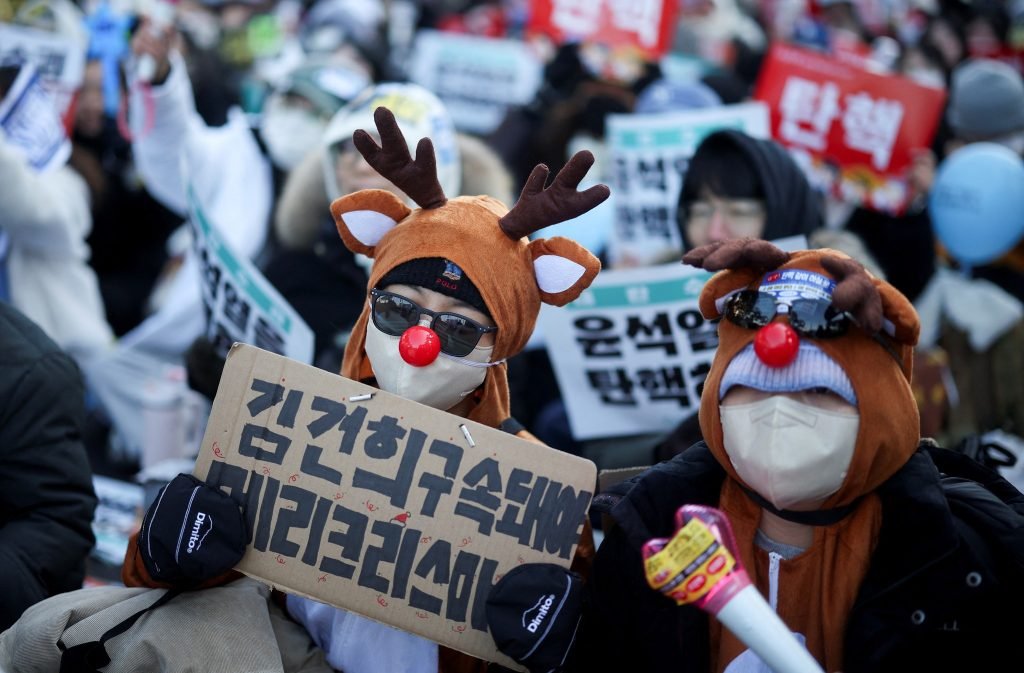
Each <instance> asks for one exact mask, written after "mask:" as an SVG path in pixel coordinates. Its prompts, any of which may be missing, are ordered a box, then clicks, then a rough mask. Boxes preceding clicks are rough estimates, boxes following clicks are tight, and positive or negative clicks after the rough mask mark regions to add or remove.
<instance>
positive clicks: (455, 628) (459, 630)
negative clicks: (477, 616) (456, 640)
mask: <svg viewBox="0 0 1024 673" xmlns="http://www.w3.org/2000/svg"><path fill="white" fill-rule="evenodd" d="M465 630H466V625H465V624H459V625H458V626H452V631H454V632H455V633H462V632H463V631H465Z"/></svg>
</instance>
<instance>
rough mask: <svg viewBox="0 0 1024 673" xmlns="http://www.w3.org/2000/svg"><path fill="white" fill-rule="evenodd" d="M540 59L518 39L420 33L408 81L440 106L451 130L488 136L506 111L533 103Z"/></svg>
mask: <svg viewBox="0 0 1024 673" xmlns="http://www.w3.org/2000/svg"><path fill="white" fill-rule="evenodd" d="M542 74H543V73H542V65H541V62H540V59H538V58H537V56H536V55H535V54H534V52H533V51H531V50H530V48H529V47H528V46H527V45H526V44H525V43H524V42H522V41H520V40H499V39H495V38H486V37H475V36H470V35H456V34H452V33H441V32H438V31H434V30H421V31H419V33H417V35H416V42H415V44H414V45H413V50H412V58H411V61H410V63H409V78H410V79H411V80H412V81H413V82H415V83H417V84H419V85H420V86H423V87H424V88H426V89H429V90H430V91H433V92H434V93H435V94H437V96H438V98H440V99H441V100H442V101H444V104H445V106H446V107H447V108H448V112H449V113H450V114H451V116H452V120H453V121H454V122H455V127H456V128H458V129H459V130H460V131H466V132H468V133H476V134H481V135H484V134H487V133H490V132H491V131H493V130H494V129H496V128H497V127H498V124H500V123H501V120H502V119H503V118H504V116H505V111H506V110H507V109H508V107H509V106H513V105H525V104H526V103H529V102H530V101H531V100H533V97H534V95H535V94H536V93H537V89H538V88H539V87H540V83H541V78H542Z"/></svg>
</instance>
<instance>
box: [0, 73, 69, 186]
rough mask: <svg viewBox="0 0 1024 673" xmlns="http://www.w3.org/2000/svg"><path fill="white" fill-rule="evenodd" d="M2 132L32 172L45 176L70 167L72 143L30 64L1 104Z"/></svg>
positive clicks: (53, 104) (50, 95)
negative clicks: (60, 168) (44, 174)
mask: <svg viewBox="0 0 1024 673" xmlns="http://www.w3.org/2000/svg"><path fill="white" fill-rule="evenodd" d="M0 130H2V135H3V136H4V138H5V139H6V141H7V144H8V145H10V146H11V147H12V148H13V149H14V150H16V151H17V152H18V153H19V154H20V155H22V156H23V157H24V159H25V161H26V163H28V165H29V167H31V168H32V170H34V171H36V172H38V173H44V172H46V171H49V170H51V169H53V168H58V167H60V166H63V165H64V164H65V163H67V160H68V157H69V156H71V141H70V140H68V137H67V135H66V134H65V133H64V125H63V123H62V122H61V119H60V116H59V115H58V111H57V105H56V101H55V99H54V95H53V93H52V92H50V91H49V90H47V89H46V88H44V87H43V84H42V80H41V78H40V76H39V72H38V71H37V70H36V68H35V66H33V65H32V63H31V62H29V63H26V64H25V65H24V66H23V67H22V68H21V70H20V71H19V72H18V77H17V78H16V79H15V80H14V84H12V85H11V88H10V89H9V90H8V91H7V95H6V96H4V98H3V100H2V101H0Z"/></svg>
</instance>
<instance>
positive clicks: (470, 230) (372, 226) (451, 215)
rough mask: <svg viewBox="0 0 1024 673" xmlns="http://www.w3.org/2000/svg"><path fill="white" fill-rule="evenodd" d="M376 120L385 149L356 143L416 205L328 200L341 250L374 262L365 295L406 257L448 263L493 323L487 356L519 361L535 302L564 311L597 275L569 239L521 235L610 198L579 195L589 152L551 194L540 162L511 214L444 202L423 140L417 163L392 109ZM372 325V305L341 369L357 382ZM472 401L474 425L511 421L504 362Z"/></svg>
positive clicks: (600, 191)
mask: <svg viewBox="0 0 1024 673" xmlns="http://www.w3.org/2000/svg"><path fill="white" fill-rule="evenodd" d="M374 118H375V121H376V124H377V128H378V131H379V133H380V137H381V146H380V147H378V146H377V144H376V142H375V141H374V140H373V139H372V138H371V137H370V136H369V134H367V133H366V132H365V131H356V132H355V133H354V134H353V140H354V141H355V144H356V147H357V148H358V149H359V151H360V152H361V153H362V154H363V156H364V157H365V158H366V160H367V162H368V163H369V164H370V165H371V166H373V167H374V168H375V169H376V170H377V171H378V172H379V173H380V174H381V175H383V176H384V177H386V178H388V179H390V180H391V181H392V182H394V183H395V185H396V186H398V187H399V188H400V189H402V191H403V192H405V193H406V194H408V195H409V196H410V198H412V199H413V201H415V202H416V203H417V204H418V205H419V206H420V207H419V208H416V209H410V208H409V207H408V206H406V205H405V204H404V203H403V202H402V201H401V200H400V199H399V198H397V197H395V196H394V195H393V194H391V193H389V192H386V191H383V190H363V191H359V192H356V193H354V194H350V195H348V196H344V197H342V198H340V199H337V200H336V201H334V203H332V204H331V213H332V214H333V216H334V219H335V222H336V224H337V226H338V232H339V234H340V235H341V238H342V240H343V241H344V242H345V245H346V246H347V247H348V248H349V249H350V250H352V251H353V252H356V253H361V254H364V255H367V256H369V257H372V258H373V260H374V263H373V268H372V270H371V272H370V282H369V287H368V289H371V288H374V287H377V284H378V283H379V282H380V281H381V279H382V278H383V277H384V276H385V275H386V274H387V273H388V272H390V271H391V270H393V269H395V268H396V267H398V266H399V265H401V264H403V263H404V262H407V261H410V260H414V259H423V258H436V257H439V258H443V259H446V260H449V261H451V262H454V263H455V264H456V265H458V266H459V267H460V268H461V269H462V271H463V272H464V273H465V274H466V275H467V276H468V277H469V279H470V280H471V281H472V283H473V284H474V285H475V286H476V288H477V289H478V290H479V292H480V295H481V297H482V298H483V300H484V303H485V304H486V305H487V310H488V312H489V313H490V315H491V317H492V318H493V319H494V322H495V324H496V325H497V327H498V331H497V332H496V333H495V347H494V351H493V356H492V360H493V361H498V360H504V359H505V358H508V357H511V356H513V355H515V354H516V353H518V352H519V351H520V350H522V348H523V347H524V346H525V345H526V342H527V340H528V339H529V338H530V335H531V334H532V332H533V328H534V325H535V323H536V320H537V315H538V313H539V311H540V305H541V303H542V302H543V303H547V304H552V305H555V306H562V305H564V304H566V303H568V302H570V301H572V300H573V299H575V298H576V297H578V296H579V294H580V293H581V292H582V291H583V290H584V289H586V288H587V287H588V286H589V285H590V283H591V282H592V281H593V279H594V277H595V276H596V275H597V273H598V271H599V270H600V267H601V265H600V262H599V261H598V260H597V258H596V257H594V256H593V255H592V254H591V253H590V252H588V251H587V250H586V249H585V248H583V247H582V246H580V245H578V244H577V243H575V242H574V241H571V240H569V239H566V238H560V237H554V238H550V239H537V240H533V241H531V240H529V239H528V238H527V237H528V235H529V234H531V233H533V232H535V231H537V230H538V229H541V228H543V227H545V226H548V225H551V224H555V223H557V222H561V221H563V220H567V219H570V218H573V217H576V216H578V215H580V214H581V213H583V212H586V211H587V210H590V209H591V208H593V207H594V206H596V205H597V204H599V203H601V202H602V201H604V200H605V199H606V198H607V197H608V193H609V192H608V188H607V187H606V186H604V185H598V186H596V187H592V188H590V189H588V190H586V191H584V192H578V191H576V186H577V185H578V184H579V182H580V180H582V179H583V177H584V176H585V175H586V173H587V170H588V169H589V168H590V166H591V165H592V164H593V156H592V155H590V154H589V153H588V152H581V153H579V154H577V155H576V156H574V157H573V158H572V159H571V160H570V161H569V163H568V164H566V166H565V168H564V169H562V171H561V172H559V174H558V175H557V176H556V177H555V179H554V181H553V182H552V184H551V185H550V186H549V187H547V188H545V187H544V184H545V182H546V180H547V177H548V169H547V168H546V167H545V166H538V167H537V168H535V169H534V171H533V173H532V174H531V175H530V178H529V180H527V183H526V186H525V187H524V188H523V192H522V195H521V196H520V198H519V201H518V202H517V203H516V205H515V207H513V208H512V210H511V211H510V210H509V209H508V208H507V207H506V206H505V205H504V204H503V203H501V202H500V201H498V200H497V199H494V198H492V197H490V196H471V197H470V196H462V197H457V198H454V199H450V200H449V199H447V198H446V197H445V195H444V193H443V191H442V190H441V187H440V185H439V184H438V181H437V177H436V171H435V161H434V153H433V148H432V145H431V142H430V140H429V138H424V139H423V140H422V141H421V142H420V144H419V145H418V146H417V148H416V159H415V161H414V160H413V159H412V158H411V156H410V154H409V151H408V148H407V146H406V144H405V140H404V139H403V138H402V135H401V131H400V130H399V129H398V126H397V124H396V123H395V121H394V117H393V115H392V114H391V113H390V111H389V110H387V109H386V108H378V109H377V110H376V112H375V114H374ZM368 321H369V305H367V306H366V307H365V308H364V309H363V313H362V314H361V315H360V317H359V320H358V321H357V322H356V325H355V327H354V328H353V331H352V336H351V338H350V339H349V342H348V346H347V347H346V349H345V359H344V362H343V364H342V372H341V373H342V375H344V376H347V377H349V378H353V379H356V380H365V379H368V378H372V377H373V369H372V367H371V365H370V362H369V360H368V358H367V357H366V351H365V349H364V344H365V336H366V326H367V322H368ZM396 357H397V354H396ZM477 398H478V404H477V405H476V407H475V408H474V410H473V411H472V412H471V413H470V416H469V417H470V418H471V419H473V420H475V421H479V422H481V423H484V424H487V425H490V426H492V427H495V426H497V425H499V424H500V423H501V422H503V421H504V420H505V419H507V418H508V416H509V400H508V381H507V372H506V367H505V365H499V366H495V367H490V368H489V369H488V373H487V377H486V379H485V380H484V383H483V384H482V385H481V387H480V388H479V392H478V395H477Z"/></svg>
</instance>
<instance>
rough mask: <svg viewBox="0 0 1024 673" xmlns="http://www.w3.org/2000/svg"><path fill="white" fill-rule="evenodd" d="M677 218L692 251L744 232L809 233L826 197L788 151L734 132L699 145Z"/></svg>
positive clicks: (766, 234) (818, 220)
mask: <svg viewBox="0 0 1024 673" xmlns="http://www.w3.org/2000/svg"><path fill="white" fill-rule="evenodd" d="M677 217H678V222H679V229H680V233H681V234H682V237H683V245H684V247H685V249H686V250H691V249H693V248H695V247H699V246H701V245H704V244H706V243H712V242H714V241H723V240H729V239H732V238H741V237H744V236H747V237H753V238H763V239H766V240H775V239H779V238H784V237H787V236H798V235H801V234H802V235H805V236H808V237H809V236H810V235H811V234H812V233H813V232H814V231H815V230H817V229H819V228H820V227H821V226H822V210H821V201H820V198H819V197H818V195H816V194H815V193H814V191H813V190H812V189H811V186H810V184H809V183H808V182H807V178H806V177H805V176H804V174H803V172H802V171H801V170H800V168H799V167H798V166H797V165H796V162H794V161H793V159H792V158H790V156H789V154H788V153H787V152H786V150H785V149H783V148H782V147H781V146H780V145H778V144H776V143H774V142H772V141H771V140H760V139H757V138H752V137H751V136H748V135H747V134H745V133H743V132H742V131H734V130H724V131H718V132H716V133H712V134H711V135H709V136H708V137H707V138H705V139H704V141H703V142H701V144H700V145H699V146H698V147H697V151H696V152H695V153H694V155H693V158H692V159H691V160H690V165H689V167H688V169H687V172H686V177H685V178H684V180H683V188H682V191H681V193H680V195H679V210H678V215H677Z"/></svg>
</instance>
